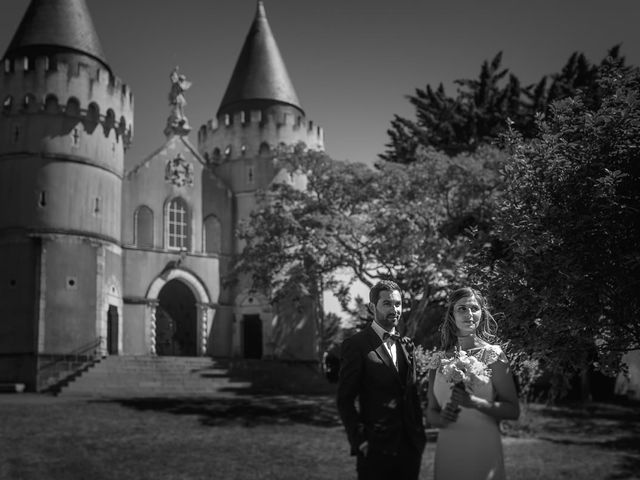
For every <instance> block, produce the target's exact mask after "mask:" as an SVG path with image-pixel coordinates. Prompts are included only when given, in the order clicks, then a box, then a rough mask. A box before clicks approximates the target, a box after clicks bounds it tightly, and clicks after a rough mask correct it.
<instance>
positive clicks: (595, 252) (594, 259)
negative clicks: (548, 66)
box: [478, 58, 640, 394]
mask: <svg viewBox="0 0 640 480" xmlns="http://www.w3.org/2000/svg"><path fill="white" fill-rule="evenodd" d="M538 130H539V133H538V134H537V135H536V136H535V137H534V138H532V139H526V138H524V137H523V136H522V135H521V134H519V133H518V132H517V131H516V130H513V129H512V130H511V131H510V132H509V134H508V135H507V147H508V149H509V151H510V153H511V155H510V159H509V161H508V163H507V164H506V166H505V168H504V169H503V175H504V193H503V196H502V203H501V204H500V207H499V209H497V210H496V212H497V213H496V225H495V229H496V234H497V235H498V236H499V237H500V238H502V239H503V240H504V241H505V242H506V244H507V245H508V248H507V251H508V252H509V254H508V255H506V256H505V257H503V258H502V259H500V260H498V261H495V258H488V257H485V260H484V261H483V262H480V263H481V265H480V267H481V268H480V269H479V270H478V273H479V275H478V280H480V281H482V282H483V283H484V284H486V285H490V287H491V297H492V298H494V299H495V300H496V301H497V303H498V305H497V306H498V309H499V310H501V311H503V312H504V313H505V314H506V320H507V321H506V322H505V327H506V330H505V333H506V334H507V336H508V337H509V338H510V339H511V341H512V342H513V344H514V346H516V347H517V348H518V349H520V350H522V351H526V352H528V353H530V354H531V355H533V356H535V357H537V358H539V359H541V360H542V361H543V362H544V364H545V369H546V370H547V371H549V372H552V373H554V374H555V375H553V380H554V384H553V387H554V388H553V392H554V393H556V394H562V393H563V392H564V391H566V390H567V388H568V386H569V385H568V381H569V379H571V378H572V373H576V374H577V373H580V372H584V371H586V370H587V369H588V368H590V367H591V366H596V367H597V368H598V369H599V370H601V371H603V372H617V371H618V367H619V363H618V362H619V360H620V356H621V354H623V353H624V352H625V351H627V350H630V349H635V348H639V347H640V324H639V323H638V321H637V319H638V316H639V315H640V299H639V297H638V291H640V249H639V243H638V239H639V238H640V145H639V144H638V139H639V138H640V72H639V70H638V69H635V68H634V69H632V68H629V67H625V66H624V65H623V62H621V61H620V60H619V59H618V60H616V59H615V58H612V59H610V60H609V61H608V62H605V63H604V64H603V65H602V66H601V67H600V68H599V73H598V77H597V79H596V80H595V83H594V85H593V87H591V88H590V89H588V90H585V91H583V92H578V93H577V94H576V95H574V96H573V97H570V98H566V99H564V100H558V101H556V102H555V103H553V105H552V106H551V108H550V114H549V115H548V116H547V117H546V118H545V119H540V121H539V123H538Z"/></svg>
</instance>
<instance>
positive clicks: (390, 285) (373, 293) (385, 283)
mask: <svg viewBox="0 0 640 480" xmlns="http://www.w3.org/2000/svg"><path fill="white" fill-rule="evenodd" d="M396 290H397V291H398V292H400V295H402V290H400V287H399V286H398V284H397V283H396V282H394V281H392V280H381V281H379V282H378V283H376V284H375V285H374V286H373V287H371V290H369V301H370V302H371V303H373V304H374V305H377V304H378V300H380V292H394V291H396Z"/></svg>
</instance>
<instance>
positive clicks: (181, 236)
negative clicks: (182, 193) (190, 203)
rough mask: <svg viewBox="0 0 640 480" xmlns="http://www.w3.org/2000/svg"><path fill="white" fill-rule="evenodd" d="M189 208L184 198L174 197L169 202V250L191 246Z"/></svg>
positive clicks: (167, 223) (167, 233) (167, 215)
mask: <svg viewBox="0 0 640 480" xmlns="http://www.w3.org/2000/svg"><path fill="white" fill-rule="evenodd" d="M188 217H189V210H188V208H187V202H185V201H184V200H183V199H182V198H174V199H173V200H171V201H170V202H169V203H168V204H167V214H166V219H167V221H166V226H167V228H166V237H167V248H168V249H169V250H187V249H188V248H189V218H188Z"/></svg>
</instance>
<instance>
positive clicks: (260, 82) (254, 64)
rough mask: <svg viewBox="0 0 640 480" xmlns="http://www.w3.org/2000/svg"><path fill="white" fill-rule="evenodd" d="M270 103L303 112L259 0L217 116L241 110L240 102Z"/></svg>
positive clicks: (262, 4)
mask: <svg viewBox="0 0 640 480" xmlns="http://www.w3.org/2000/svg"><path fill="white" fill-rule="evenodd" d="M256 100H258V101H265V100H266V101H272V102H274V103H281V104H287V105H291V106H294V107H296V108H297V109H299V110H300V111H301V112H302V107H300V101H299V100H298V95H297V94H296V91H295V89H294V88H293V84H292V83H291V79H290V78H289V73H288V72H287V68H286V66H285V64H284V61H283V60H282V56H281V55H280V50H279V49H278V45H277V44H276V41H275V38H274V37H273V33H272V32H271V27H270V26H269V22H268V21H267V15H266V12H265V8H264V3H263V2H262V0H258V3H257V8H256V15H255V18H254V20H253V23H252V24H251V28H250V29H249V33H248V34H247V37H246V39H245V42H244V45H243V46H242V50H241V52H240V56H239V57H238V61H237V62H236V66H235V68H234V70H233V74H232V75H231V80H230V81H229V85H228V86H227V90H226V92H225V94H224V97H223V98H222V102H221V103H220V108H219V109H218V115H220V114H221V113H226V112H228V111H230V110H236V109H237V107H240V108H242V103H245V102H251V101H256ZM303 113H304V112H303Z"/></svg>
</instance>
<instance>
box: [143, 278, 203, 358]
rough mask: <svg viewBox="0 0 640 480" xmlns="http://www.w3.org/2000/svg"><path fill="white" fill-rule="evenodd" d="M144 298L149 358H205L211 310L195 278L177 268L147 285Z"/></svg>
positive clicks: (201, 285) (200, 284)
mask: <svg viewBox="0 0 640 480" xmlns="http://www.w3.org/2000/svg"><path fill="white" fill-rule="evenodd" d="M146 298H147V299H148V301H149V305H150V307H149V309H148V315H147V317H146V318H147V321H148V322H149V329H148V332H149V345H150V348H149V351H150V353H151V354H152V355H171V356H201V355H206V354H207V345H208V343H209V334H210V326H211V318H212V314H213V309H212V305H211V300H210V296H209V294H208V292H207V289H206V287H205V285H204V284H203V283H202V281H201V280H200V279H199V278H198V277H196V276H195V275H194V274H193V273H191V272H189V271H187V270H183V269H181V268H172V269H170V270H165V271H164V272H163V273H162V274H161V275H159V276H158V277H156V279H155V280H154V281H153V282H151V285H150V286H149V290H148V291H147V295H146Z"/></svg>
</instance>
